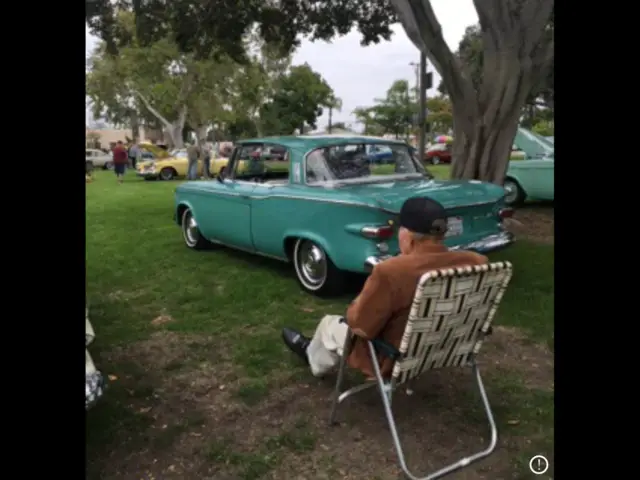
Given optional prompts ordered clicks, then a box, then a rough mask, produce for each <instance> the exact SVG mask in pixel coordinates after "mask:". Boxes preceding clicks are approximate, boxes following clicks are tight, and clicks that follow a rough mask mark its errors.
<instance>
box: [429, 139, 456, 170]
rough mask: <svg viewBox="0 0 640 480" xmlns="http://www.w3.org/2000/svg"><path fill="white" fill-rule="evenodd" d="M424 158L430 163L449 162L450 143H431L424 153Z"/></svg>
mask: <svg viewBox="0 0 640 480" xmlns="http://www.w3.org/2000/svg"><path fill="white" fill-rule="evenodd" d="M424 159H425V161H426V162H427V163H430V164H431V165H438V164H439V163H451V144H450V143H436V144H434V145H431V146H430V147H429V148H427V151H426V152H425V153H424Z"/></svg>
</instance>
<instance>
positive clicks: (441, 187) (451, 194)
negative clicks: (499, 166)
mask: <svg viewBox="0 0 640 480" xmlns="http://www.w3.org/2000/svg"><path fill="white" fill-rule="evenodd" d="M340 190H344V191H348V192H349V194H351V195H354V196H358V197H360V196H361V197H363V200H364V199H366V198H368V199H371V200H374V201H375V203H376V204H377V205H378V206H380V207H382V208H384V209H385V210H388V211H390V212H393V213H394V214H397V213H399V212H400V208H401V207H402V204H403V203H404V201H405V200H406V199H408V198H410V197H422V196H424V197H429V198H432V199H433V200H436V201H437V202H439V203H441V204H442V206H444V207H445V208H446V209H447V213H448V214H449V216H450V218H449V228H450V230H449V232H448V234H447V240H446V242H445V243H446V244H447V245H449V246H455V245H460V244H465V243H470V242H473V241H476V240H477V239H479V238H481V237H485V236H487V235H491V234H494V233H496V232H497V231H499V221H500V219H499V216H498V211H499V209H500V208H502V198H503V197H504V189H503V188H502V187H500V186H498V185H494V184H491V183H485V182H479V181H474V180H470V181H469V180H448V181H440V180H428V179H420V180H409V181H390V182H380V183H370V184H367V185H349V186H345V187H341V188H340Z"/></svg>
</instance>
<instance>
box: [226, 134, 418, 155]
mask: <svg viewBox="0 0 640 480" xmlns="http://www.w3.org/2000/svg"><path fill="white" fill-rule="evenodd" d="M236 143H237V144H238V145H251V144H253V143H272V144H276V145H282V146H283V147H287V148H292V149H295V150H303V151H307V150H312V149H314V148H320V147H328V146H332V145H343V144H345V143H368V144H376V143H382V144H389V143H392V144H396V145H406V143H405V142H403V141H402V140H392V139H388V138H382V137H369V136H366V135H357V134H354V135H344V134H340V135H290V136H280V137H263V138H251V139H247V140H240V141H238V142H236Z"/></svg>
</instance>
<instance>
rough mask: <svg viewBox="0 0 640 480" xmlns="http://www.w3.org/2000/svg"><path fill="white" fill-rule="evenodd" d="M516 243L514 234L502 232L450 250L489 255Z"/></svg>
mask: <svg viewBox="0 0 640 480" xmlns="http://www.w3.org/2000/svg"><path fill="white" fill-rule="evenodd" d="M515 241H516V236H515V235H514V234H513V233H511V232H500V233H496V234H495V235H489V236H488V237H484V238H483V239H481V240H476V241H475V242H471V243H467V244H464V245H456V246H455V247H450V248H449V250H454V251H455V250H471V251H474V252H478V253H489V252H495V251H496V250H500V249H502V248H504V247H508V246H509V245H511V244H512V243H513V242H515Z"/></svg>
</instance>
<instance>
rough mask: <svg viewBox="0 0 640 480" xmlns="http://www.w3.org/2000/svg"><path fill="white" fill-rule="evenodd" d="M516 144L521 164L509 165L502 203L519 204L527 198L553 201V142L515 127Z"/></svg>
mask: <svg viewBox="0 0 640 480" xmlns="http://www.w3.org/2000/svg"><path fill="white" fill-rule="evenodd" d="M515 143H516V144H517V145H518V146H519V148H521V149H522V150H523V151H524V152H525V158H524V160H521V161H516V162H514V161H511V162H509V167H508V168H507V174H506V176H505V180H504V184H503V185H504V188H505V190H506V192H507V194H506V196H505V203H506V204H507V205H509V206H518V205H521V204H522V203H523V202H524V201H525V200H526V199H536V200H553V199H554V190H555V181H554V176H555V175H554V174H555V153H554V152H555V151H554V148H553V143H552V142H550V141H549V140H548V139H546V138H544V137H542V136H540V135H536V134H535V133H533V132H531V131H530V130H527V129H524V128H518V133H517V134H516V139H515Z"/></svg>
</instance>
